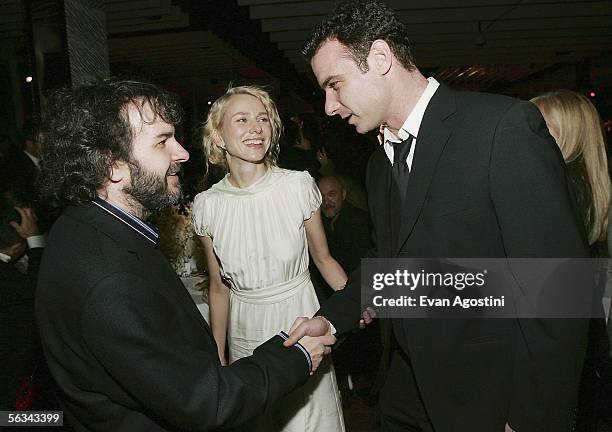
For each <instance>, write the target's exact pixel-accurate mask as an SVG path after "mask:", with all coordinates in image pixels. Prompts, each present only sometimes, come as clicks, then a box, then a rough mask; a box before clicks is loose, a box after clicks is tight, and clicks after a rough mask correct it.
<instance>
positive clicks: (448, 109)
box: [393, 84, 456, 255]
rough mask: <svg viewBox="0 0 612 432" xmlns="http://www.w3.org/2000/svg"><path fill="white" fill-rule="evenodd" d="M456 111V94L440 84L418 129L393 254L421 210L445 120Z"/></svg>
mask: <svg viewBox="0 0 612 432" xmlns="http://www.w3.org/2000/svg"><path fill="white" fill-rule="evenodd" d="M455 110H456V104H455V97H454V94H453V92H452V90H450V89H449V88H447V87H446V86H444V85H442V84H441V85H440V87H439V88H438V90H437V91H436V93H435V94H434V96H433V97H432V99H431V101H430V102H429V105H428V106H427V109H426V110H425V115H424V116H423V121H422V122H421V126H420V128H419V136H418V137H417V142H416V148H415V154H414V161H413V164H412V171H411V173H410V181H409V182H408V188H407V190H406V199H405V202H406V204H405V205H404V209H403V212H402V215H401V217H402V224H401V228H400V235H399V238H398V241H397V242H396V243H395V245H394V246H395V247H394V249H395V250H394V251H393V252H394V255H397V254H398V253H399V251H400V250H401V248H402V247H403V245H404V243H406V240H407V239H408V237H409V236H410V233H411V232H412V229H413V228H414V225H415V223H416V221H417V219H418V217H419V214H420V213H421V210H422V208H423V204H424V202H425V198H426V197H427V191H428V190H429V185H430V183H431V180H432V179H433V176H434V173H435V170H436V165H437V164H438V160H439V158H440V155H441V154H442V151H443V150H444V147H445V146H446V143H447V141H448V139H449V137H450V134H451V129H450V126H449V124H448V123H447V122H445V120H446V119H447V117H449V116H450V115H452V114H453V113H454V112H455Z"/></svg>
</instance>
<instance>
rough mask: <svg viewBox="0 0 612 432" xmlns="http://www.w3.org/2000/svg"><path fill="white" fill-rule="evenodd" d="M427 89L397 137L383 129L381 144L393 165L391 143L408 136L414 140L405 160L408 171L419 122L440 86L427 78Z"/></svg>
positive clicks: (412, 156) (431, 78)
mask: <svg viewBox="0 0 612 432" xmlns="http://www.w3.org/2000/svg"><path fill="white" fill-rule="evenodd" d="M427 81H428V83H427V87H426V88H425V91H424V92H423V94H422V95H421V97H420V98H419V100H418V101H417V103H416V105H415V106H414V108H413V109H412V111H411V112H410V114H408V117H407V118H406V121H405V122H404V124H403V125H402V127H401V128H400V130H399V131H398V132H397V136H396V135H395V134H394V133H393V132H391V131H390V130H389V129H388V128H385V136H384V138H385V143H384V144H383V146H384V149H385V153H386V154H387V157H388V158H389V161H391V164H393V143H394V142H401V141H404V140H405V139H406V138H408V136H410V135H412V136H413V137H414V138H413V139H415V142H414V143H413V145H412V148H411V149H410V153H408V157H407V158H406V163H407V164H408V169H409V170H411V171H412V160H413V159H414V149H415V148H416V145H417V141H418V136H419V128H420V127H421V122H422V121H423V115H424V114H425V110H426V109H427V105H429V101H430V100H431V98H432V97H433V95H434V93H435V92H436V90H438V87H439V86H440V83H439V82H438V81H436V79H435V78H433V77H429V78H427Z"/></svg>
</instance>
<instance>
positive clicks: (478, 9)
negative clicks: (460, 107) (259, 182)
mask: <svg viewBox="0 0 612 432" xmlns="http://www.w3.org/2000/svg"><path fill="white" fill-rule="evenodd" d="M57 3H58V2H57V1H55V2H54V1H34V2H32V5H33V6H32V16H33V19H34V20H35V21H36V22H37V26H36V28H37V29H38V31H37V34H35V35H34V39H35V40H37V43H38V45H39V47H42V48H39V49H43V50H48V51H52V50H58V49H61V41H60V40H59V39H61V37H60V36H59V35H58V34H57V31H56V30H55V31H54V30H53V28H52V25H51V24H52V22H53V21H54V20H55V18H56V17H55V14H54V12H53V8H52V7H49V4H57ZM104 3H105V9H106V23H107V33H108V38H109V44H108V45H109V55H110V61H111V65H126V64H127V65H131V66H132V67H135V68H137V69H139V70H144V71H147V72H148V73H150V74H151V75H153V76H155V77H157V78H161V79H163V80H165V81H166V82H168V83H171V84H172V86H173V87H174V88H176V89H185V91H189V92H190V93H192V94H193V95H194V96H195V97H197V98H199V99H205V98H211V97H214V96H215V95H217V94H219V93H220V92H221V91H223V88H224V87H225V86H226V85H227V82H228V81H234V82H236V81H245V80H251V81H256V82H259V83H263V84H268V85H270V86H272V87H273V88H274V89H276V91H277V93H278V94H281V95H290V96H291V97H290V98H289V99H291V102H290V103H292V104H296V105H303V106H307V102H306V101H309V102H313V100H315V99H316V98H317V97H319V95H318V94H317V90H316V87H315V85H314V82H313V81H312V77H311V73H310V70H309V67H308V65H307V64H306V63H305V62H304V61H303V59H302V58H301V56H300V53H299V50H300V47H301V45H302V44H303V42H304V40H305V38H306V37H307V36H308V33H309V31H310V29H311V28H312V26H313V25H314V24H316V23H317V22H318V21H320V20H321V18H322V17H323V16H324V15H325V14H327V13H329V12H330V11H331V10H332V8H333V4H334V2H333V1H331V0H319V1H300V0H237V1H236V0H233V1H225V0H219V1H213V0H177V1H170V0H105V2H104ZM387 3H388V4H389V5H390V6H392V7H394V8H395V9H396V10H397V11H398V14H399V16H400V17H401V18H402V20H403V21H404V22H406V23H407V24H408V26H409V28H410V32H411V41H412V43H413V50H414V53H415V57H416V59H417V64H418V65H419V67H420V68H421V69H423V70H424V72H425V73H426V74H431V75H434V76H436V77H437V78H438V79H440V80H442V81H444V82H446V83H448V84H451V85H454V86H457V87H462V88H468V89H479V90H486V91H496V92H501V93H506V94H512V95H516V96H519V97H530V96H532V95H534V94H535V93H539V92H542V91H546V90H550V89H552V88H557V87H567V88H579V89H582V90H584V89H587V88H594V89H597V91H598V92H600V93H601V94H603V95H606V96H605V97H606V98H608V99H609V97H610V96H609V95H610V93H612V92H611V91H610V86H611V84H610V83H611V82H612V43H611V42H612V37H611V32H610V29H612V1H610V0H607V1H559V0H557V1H552V0H518V1H517V0H514V1H512V0H429V1H427V2H417V1H400V0H388V1H387ZM45 5H46V6H45ZM23 11H24V2H23V1H20V0H0V37H1V39H0V40H1V44H0V47H2V49H3V52H4V53H6V52H10V51H11V50H13V51H19V47H20V46H22V45H23V44H24V43H26V41H27V37H26V36H27V31H26V29H27V26H26V25H25V23H24V19H23V16H24V13H23ZM46 24H48V25H46ZM47 27H48V29H47V30H45V29H46V28H47ZM41 29H42V30H41ZM606 103H607V105H612V104H610V103H608V102H606Z"/></svg>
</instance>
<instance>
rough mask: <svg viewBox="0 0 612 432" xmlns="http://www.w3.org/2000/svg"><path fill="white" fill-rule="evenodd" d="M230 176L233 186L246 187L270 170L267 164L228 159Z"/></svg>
mask: <svg viewBox="0 0 612 432" xmlns="http://www.w3.org/2000/svg"><path fill="white" fill-rule="evenodd" d="M228 166H229V176H228V180H229V182H230V183H231V184H232V186H236V187H238V188H241V189H242V188H246V187H249V186H251V185H252V184H253V183H255V182H256V181H257V180H259V179H260V178H262V177H263V176H264V175H265V174H266V172H267V171H268V167H267V166H266V164H264V163H263V162H262V163H257V164H254V163H246V162H244V161H240V160H238V161H232V160H228Z"/></svg>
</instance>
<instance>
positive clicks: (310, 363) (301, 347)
mask: <svg viewBox="0 0 612 432" xmlns="http://www.w3.org/2000/svg"><path fill="white" fill-rule="evenodd" d="M278 335H279V336H280V337H282V338H283V340H287V339H289V335H288V334H287V333H285V332H284V331H281V332H280V333H279V334H278ZM294 346H295V347H296V348H298V349H299V350H300V351H302V353H303V354H304V356H305V357H306V361H307V362H308V372H312V358H310V354H309V353H308V350H307V349H306V348H304V347H303V346H302V345H301V344H300V343H299V342H296V343H295V345H294Z"/></svg>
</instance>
